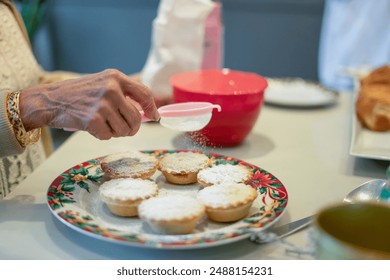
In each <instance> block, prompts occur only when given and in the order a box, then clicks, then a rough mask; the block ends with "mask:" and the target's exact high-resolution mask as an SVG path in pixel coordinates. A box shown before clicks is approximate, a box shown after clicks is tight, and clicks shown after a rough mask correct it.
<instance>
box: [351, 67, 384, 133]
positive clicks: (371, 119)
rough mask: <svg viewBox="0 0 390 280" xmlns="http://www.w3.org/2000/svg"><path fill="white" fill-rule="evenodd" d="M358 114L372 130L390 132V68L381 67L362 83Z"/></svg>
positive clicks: (358, 100)
mask: <svg viewBox="0 0 390 280" xmlns="http://www.w3.org/2000/svg"><path fill="white" fill-rule="evenodd" d="M356 114H357V117H358V119H359V121H360V122H361V123H362V125H363V126H365V127H367V128H368V129H370V130H373V131H389V130H390V66H383V67H380V68H378V69H376V70H374V71H373V72H371V73H370V74H369V75H367V76H366V77H365V78H363V79H362V80H361V81H360V90H359V94H358V98H357V100H356Z"/></svg>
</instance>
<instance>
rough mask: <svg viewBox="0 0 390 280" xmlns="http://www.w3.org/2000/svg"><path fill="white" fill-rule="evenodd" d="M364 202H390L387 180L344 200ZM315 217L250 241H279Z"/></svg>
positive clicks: (254, 236) (359, 189) (366, 185)
mask: <svg viewBox="0 0 390 280" xmlns="http://www.w3.org/2000/svg"><path fill="white" fill-rule="evenodd" d="M364 201H376V202H379V201H388V202H390V186H388V184H387V181H386V180H381V179H375V180H371V181H368V182H365V183H363V184H362V185H360V186H358V187H357V188H356V189H354V190H352V191H351V192H349V193H348V194H347V195H346V196H345V198H344V199H343V202H344V203H356V202H364ZM314 216H315V215H311V216H307V217H305V218H303V219H300V220H297V221H294V222H291V223H288V224H286V225H283V226H279V227H276V228H274V229H271V230H270V231H260V232H258V233H254V234H252V235H251V236H250V240H251V241H253V242H255V243H259V244H263V243H270V242H273V241H277V240H279V239H281V238H284V237H286V236H289V235H291V234H293V233H295V232H297V231H299V230H301V229H303V228H306V227H307V226H308V225H310V224H311V222H312V220H313V218H314Z"/></svg>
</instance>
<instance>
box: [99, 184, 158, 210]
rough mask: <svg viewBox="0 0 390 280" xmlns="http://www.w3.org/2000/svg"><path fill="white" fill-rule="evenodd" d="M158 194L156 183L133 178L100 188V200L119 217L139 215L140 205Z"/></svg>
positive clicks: (103, 185)
mask: <svg viewBox="0 0 390 280" xmlns="http://www.w3.org/2000/svg"><path fill="white" fill-rule="evenodd" d="M157 194H158V187H157V184H156V183H155V182H154V181H151V180H145V179H133V178H118V179H112V180H109V181H106V182H104V183H103V184H102V185H101V186H100V187H99V196H100V199H101V200H102V201H103V202H104V203H105V204H106V205H107V207H108V209H109V210H110V211H111V213H113V214H115V215H118V216H126V217H133V216H137V215H138V210H137V209H138V205H139V204H140V203H141V202H142V201H143V200H145V199H149V198H151V197H153V196H156V195H157Z"/></svg>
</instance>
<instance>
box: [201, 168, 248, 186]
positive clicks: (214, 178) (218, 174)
mask: <svg viewBox="0 0 390 280" xmlns="http://www.w3.org/2000/svg"><path fill="white" fill-rule="evenodd" d="M249 177H250V172H249V170H248V169H247V168H246V167H245V166H242V165H232V164H220V165H213V166H211V167H210V168H206V169H203V170H201V171H199V173H198V180H200V181H202V182H205V183H209V184H213V185H214V184H221V183H243V182H245V181H247V180H248V179H249Z"/></svg>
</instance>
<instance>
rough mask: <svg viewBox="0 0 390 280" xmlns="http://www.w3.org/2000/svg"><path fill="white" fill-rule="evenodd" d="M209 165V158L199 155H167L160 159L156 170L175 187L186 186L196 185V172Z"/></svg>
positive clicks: (187, 153)
mask: <svg viewBox="0 0 390 280" xmlns="http://www.w3.org/2000/svg"><path fill="white" fill-rule="evenodd" d="M209 163H210V158H209V157H208V156H206V155H205V154H201V153H194V152H177V153H168V154H165V155H164V156H163V157H162V158H161V159H160V161H159V165H158V169H159V170H160V171H161V172H162V174H163V175H164V176H165V178H166V179H167V181H168V182H170V183H172V184H177V185H187V184H193V183H196V182H197V174H198V172H199V171H200V170H201V169H203V168H205V167H206V166H207V165H208V164H209Z"/></svg>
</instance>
